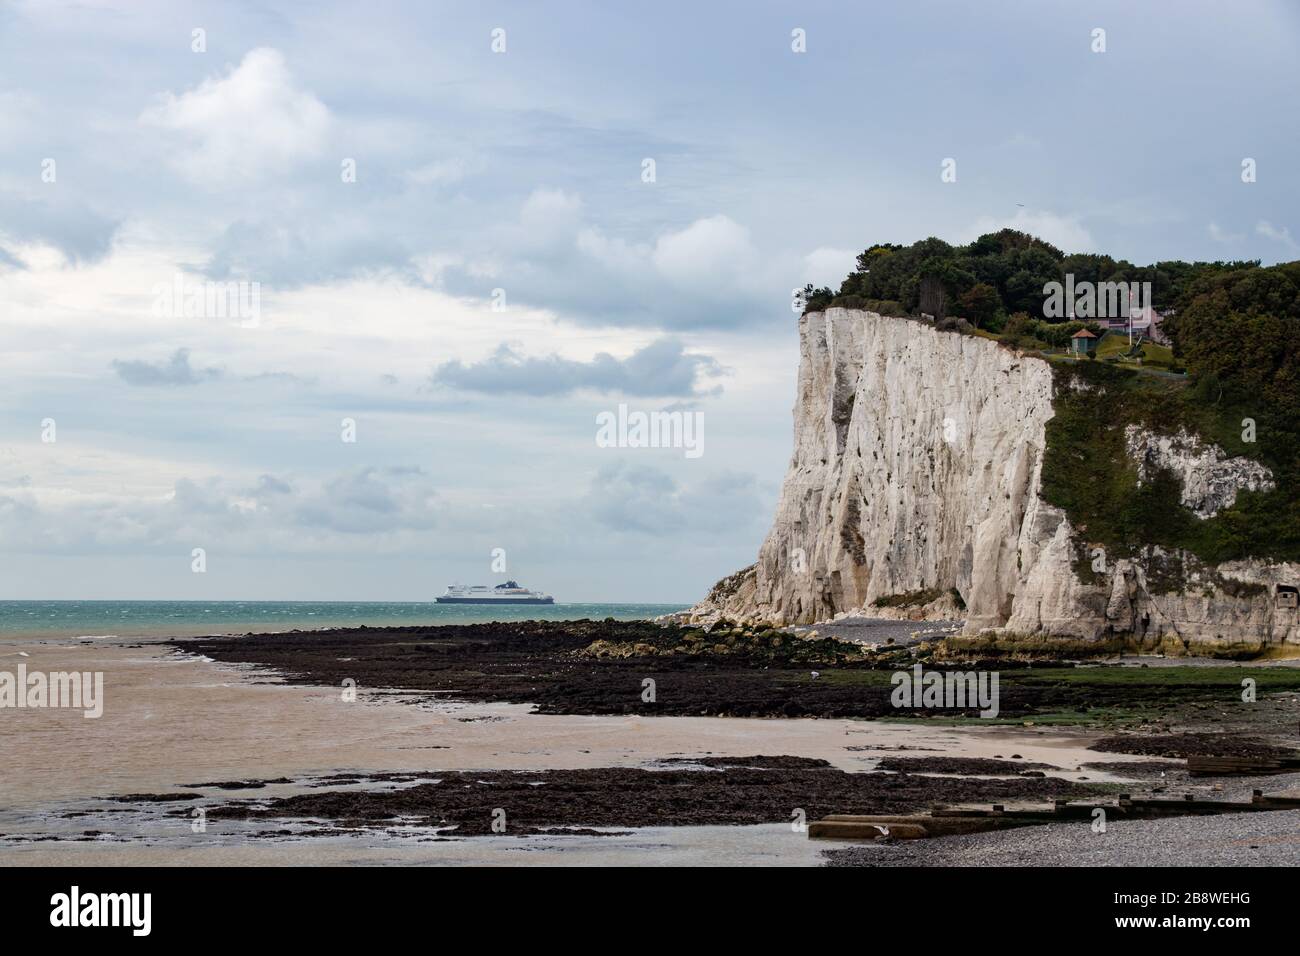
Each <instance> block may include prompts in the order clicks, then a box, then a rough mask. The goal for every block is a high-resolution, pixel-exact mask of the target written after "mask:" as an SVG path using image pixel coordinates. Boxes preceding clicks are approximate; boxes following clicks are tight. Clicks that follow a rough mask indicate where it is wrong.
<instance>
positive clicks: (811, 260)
mask: <svg viewBox="0 0 1300 956" xmlns="http://www.w3.org/2000/svg"><path fill="white" fill-rule="evenodd" d="M803 265H804V269H805V274H806V275H807V278H806V279H805V280H804V281H805V282H811V283H812V284H813V285H814V286H817V287H818V288H821V287H823V286H826V287H829V288H831V289H838V288H839V287H840V283H842V282H843V281H844V277H845V276H847V275H848V274H849V273H850V272H853V271H854V270H855V269H857V266H858V254H857V253H856V252H854V251H852V250H851V249H830V248H827V247H825V246H823V247H822V248H820V249H814V250H813V251H812V252H810V253H808V255H806V256H804V257H803Z"/></svg>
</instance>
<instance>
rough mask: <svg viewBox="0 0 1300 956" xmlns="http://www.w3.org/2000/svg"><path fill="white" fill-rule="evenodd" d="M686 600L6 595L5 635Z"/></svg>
mask: <svg viewBox="0 0 1300 956" xmlns="http://www.w3.org/2000/svg"><path fill="white" fill-rule="evenodd" d="M684 607H685V605H682V604H520V605H514V606H507V607H502V606H499V605H483V604H435V603H433V602H431V601H430V602H385V601H0V639H3V638H6V637H9V638H24V637H27V638H39V637H109V636H116V637H156V636H186V635H194V634H242V633H245V632H248V631H290V630H294V629H299V630H308V629H310V628H318V627H358V626H360V625H362V624H366V625H369V626H371V627H378V626H382V625H401V624H472V623H475V622H478V621H530V620H532V621H536V620H547V621H565V620H577V619H579V618H597V619H603V618H607V617H612V618H617V619H618V620H634V619H639V618H650V617H655V616H657V615H660V614H669V613H671V612H673V611H680V610H682V609H683V608H684Z"/></svg>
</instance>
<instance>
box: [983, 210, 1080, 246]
mask: <svg viewBox="0 0 1300 956" xmlns="http://www.w3.org/2000/svg"><path fill="white" fill-rule="evenodd" d="M999 229H1019V230H1020V231H1021V232H1027V233H1029V234H1030V235H1032V236H1037V237H1038V238H1039V239H1043V240H1045V241H1047V242H1050V243H1051V244H1052V245H1054V246H1056V248H1058V249H1060V250H1061V251H1063V252H1065V253H1067V254H1068V253H1071V252H1094V251H1096V249H1097V244H1096V243H1095V242H1094V241H1093V238H1092V235H1091V234H1090V233H1089V232H1088V230H1087V229H1085V228H1084V227H1083V225H1082V224H1081V223H1080V222H1079V220H1078V219H1077V218H1075V217H1074V216H1058V215H1056V214H1055V213H1051V212H1031V211H1030V210H1028V209H1021V210H1019V211H1017V212H1016V214H1015V215H1014V216H1010V217H1004V218H997V217H995V216H982V217H981V218H980V219H978V220H976V221H975V223H974V225H972V226H971V227H970V228H968V229H967V230H966V231H965V233H963V235H962V237H961V241H962V242H971V241H973V240H975V239H978V238H979V237H980V236H982V235H984V234H985V233H989V232H997V231H998V230H999Z"/></svg>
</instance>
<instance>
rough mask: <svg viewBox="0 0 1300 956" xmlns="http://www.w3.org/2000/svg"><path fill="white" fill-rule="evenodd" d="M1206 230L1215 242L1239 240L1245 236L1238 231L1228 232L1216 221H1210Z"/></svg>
mask: <svg viewBox="0 0 1300 956" xmlns="http://www.w3.org/2000/svg"><path fill="white" fill-rule="evenodd" d="M1206 231H1207V232H1209V234H1210V238H1211V239H1213V240H1214V241H1215V242H1240V241H1241V240H1242V239H1244V238H1245V237H1244V236H1243V235H1242V234H1241V233H1239V232H1229V231H1228V230H1227V229H1224V228H1223V227H1222V226H1220V225H1219V224H1218V223H1217V222H1212V223H1210V225H1209V226H1208V227H1207V230H1206Z"/></svg>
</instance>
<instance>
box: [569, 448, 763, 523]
mask: <svg viewBox="0 0 1300 956" xmlns="http://www.w3.org/2000/svg"><path fill="white" fill-rule="evenodd" d="M584 504H585V506H586V508H587V509H588V510H589V512H590V513H591V514H592V515H593V516H594V517H595V519H596V520H597V521H598V522H599V523H600V524H602V525H604V526H605V527H606V528H608V529H609V530H611V531H615V532H633V533H637V534H646V535H653V536H665V535H688V534H707V535H714V534H727V535H734V534H736V533H737V532H738V531H740V530H743V529H745V528H747V527H748V526H749V525H752V524H753V523H754V522H756V521H761V520H762V516H764V515H766V514H767V510H766V507H765V505H766V504H767V503H766V502H765V501H764V500H762V495H761V494H760V493H759V489H758V482H757V479H755V477H754V476H753V475H747V474H738V473H735V472H724V473H722V474H717V475H711V476H708V477H706V478H703V479H701V480H700V481H698V482H695V483H693V484H691V485H688V486H683V485H680V484H679V483H678V482H677V481H676V480H675V479H673V478H672V476H670V475H669V474H667V473H666V472H664V471H661V470H660V469H658V468H655V467H653V466H642V467H636V466H634V465H632V464H630V463H628V462H625V461H624V462H618V463H616V464H612V465H609V466H606V467H605V468H602V469H601V470H600V471H599V472H598V473H597V475H596V476H595V478H594V479H593V480H592V483H591V487H590V489H589V490H588V492H587V495H586V498H585V502H584Z"/></svg>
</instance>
